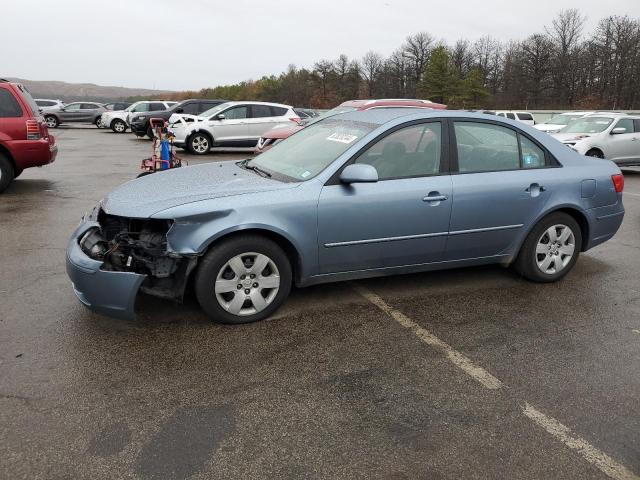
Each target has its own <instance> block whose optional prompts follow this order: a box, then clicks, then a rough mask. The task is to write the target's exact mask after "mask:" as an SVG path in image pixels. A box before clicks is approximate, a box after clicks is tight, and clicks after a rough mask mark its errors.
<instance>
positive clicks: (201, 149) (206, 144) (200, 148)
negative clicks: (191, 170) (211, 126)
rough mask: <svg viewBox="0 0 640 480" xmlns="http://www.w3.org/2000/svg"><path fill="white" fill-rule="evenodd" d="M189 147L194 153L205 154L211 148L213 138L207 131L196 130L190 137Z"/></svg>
mask: <svg viewBox="0 0 640 480" xmlns="http://www.w3.org/2000/svg"><path fill="white" fill-rule="evenodd" d="M187 147H188V148H189V151H190V152H191V153H193V154H194V155H204V154H206V153H208V152H209V149H210V148H211V138H210V137H209V135H207V134H206V133H201V132H196V133H194V134H193V135H191V136H190V137H189V141H188V142H187Z"/></svg>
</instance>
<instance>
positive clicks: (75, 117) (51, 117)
mask: <svg viewBox="0 0 640 480" xmlns="http://www.w3.org/2000/svg"><path fill="white" fill-rule="evenodd" d="M105 111H106V109H105V108H104V106H102V105H101V104H99V103H95V102H73V103H67V104H66V105H64V106H62V107H59V108H57V109H55V110H49V111H47V112H45V113H44V120H45V122H46V123H47V127H49V128H57V127H58V125H60V124H61V123H93V124H94V125H95V126H96V127H98V128H100V126H101V125H100V124H101V118H100V117H101V115H102V113H103V112H105Z"/></svg>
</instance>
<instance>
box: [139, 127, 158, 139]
mask: <svg viewBox="0 0 640 480" xmlns="http://www.w3.org/2000/svg"><path fill="white" fill-rule="evenodd" d="M140 136H142V135H140ZM147 137H149V140H153V137H155V135H154V134H153V128H151V125H149V127H147Z"/></svg>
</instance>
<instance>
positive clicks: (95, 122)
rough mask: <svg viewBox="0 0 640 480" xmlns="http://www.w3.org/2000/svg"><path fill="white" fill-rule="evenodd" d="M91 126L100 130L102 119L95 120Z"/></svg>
mask: <svg viewBox="0 0 640 480" xmlns="http://www.w3.org/2000/svg"><path fill="white" fill-rule="evenodd" d="M93 124H94V125H95V126H96V127H98V128H102V117H98V118H96V119H95V121H94V122H93Z"/></svg>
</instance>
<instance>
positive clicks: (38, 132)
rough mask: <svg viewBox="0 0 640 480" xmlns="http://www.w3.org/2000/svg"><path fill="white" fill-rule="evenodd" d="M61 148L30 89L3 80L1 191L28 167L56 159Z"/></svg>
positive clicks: (0, 104) (0, 81) (0, 83)
mask: <svg viewBox="0 0 640 480" xmlns="http://www.w3.org/2000/svg"><path fill="white" fill-rule="evenodd" d="M57 153H58V147H57V146H56V141H55V138H54V137H53V135H49V131H48V130H47V126H46V124H45V122H44V118H43V117H42V115H41V114H40V110H39V107H38V105H37V104H36V102H35V101H34V100H33V98H32V97H31V94H30V93H29V91H28V90H27V88H26V87H24V86H23V85H20V84H19V83H11V82H9V81H8V80H4V79H0V192H3V191H4V190H6V188H7V187H8V186H9V184H10V183H11V182H12V181H13V179H14V178H17V177H18V176H20V174H21V173H22V171H23V170H24V169H25V168H31V167H41V166H43V165H47V164H49V163H51V162H53V161H54V160H55V159H56V155H57Z"/></svg>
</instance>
